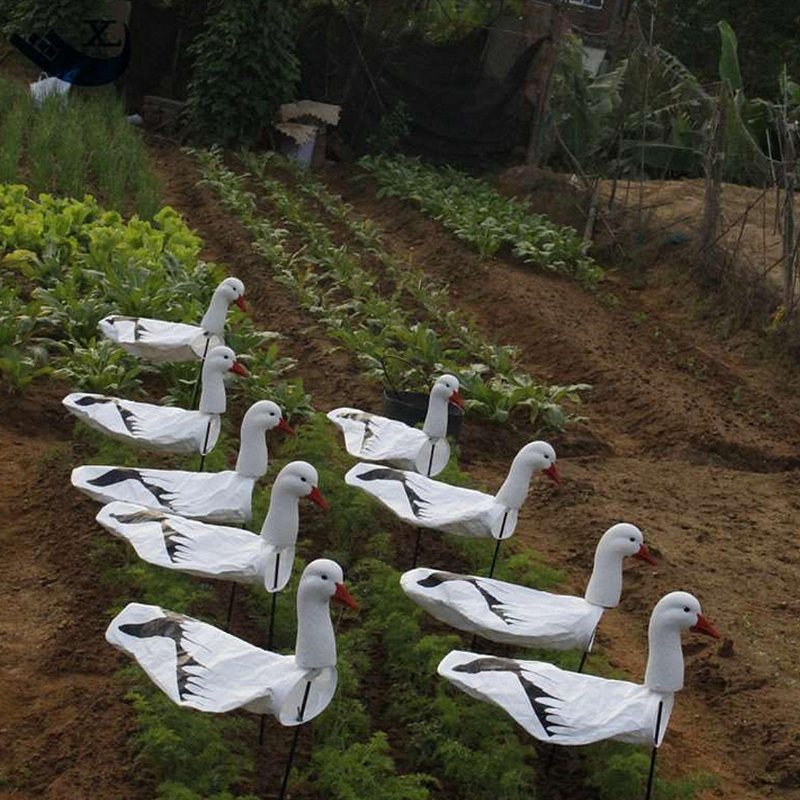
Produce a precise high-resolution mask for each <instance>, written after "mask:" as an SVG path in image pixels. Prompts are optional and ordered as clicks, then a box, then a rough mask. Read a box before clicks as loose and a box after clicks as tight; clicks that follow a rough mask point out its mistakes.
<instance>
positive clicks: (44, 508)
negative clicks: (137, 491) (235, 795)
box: [0, 385, 145, 800]
mask: <svg viewBox="0 0 800 800" xmlns="http://www.w3.org/2000/svg"><path fill="white" fill-rule="evenodd" d="M63 394H65V389H64V387H59V386H58V385H55V386H54V385H48V386H47V387H46V388H45V387H44V386H42V387H40V388H38V389H34V390H32V391H31V392H30V393H29V394H27V395H26V396H25V398H24V399H23V400H22V401H20V400H19V398H7V397H6V396H5V395H3V396H2V399H1V400H0V452H2V454H3V456H2V459H0V518H1V519H2V520H3V524H2V527H0V543H1V546H2V554H3V555H2V558H1V559H0V769H2V772H0V776H2V780H0V800H76V798H89V797H92V798H95V797H96V798H103V799H104V800H136V798H138V797H144V796H145V795H144V794H142V793H140V786H139V782H138V780H137V778H136V776H135V774H134V766H133V758H132V753H131V744H130V735H131V733H132V732H133V730H134V722H133V716H132V713H131V712H130V709H129V708H128V706H127V705H126V704H125V702H124V701H123V699H122V695H121V691H120V685H119V683H118V682H117V681H116V679H115V678H114V672H115V671H116V669H117V666H118V662H117V659H116V658H115V656H114V653H113V651H111V649H110V648H109V647H107V646H106V645H105V641H104V639H103V632H104V629H105V626H106V624H107V616H108V615H107V610H108V607H109V605H110V603H111V599H110V595H109V593H108V591H106V590H105V589H104V588H103V587H102V586H100V585H99V584H98V579H97V572H96V566H95V565H93V564H92V563H91V541H92V539H93V537H94V536H95V535H96V534H95V528H96V524H95V522H94V511H93V509H92V506H91V505H90V504H89V503H87V502H85V501H84V500H82V499H81V498H80V497H79V496H78V495H77V494H76V493H73V492H72V491H70V487H69V471H70V468H71V463H70V454H71V447H70V445H69V444H68V442H69V439H70V437H71V432H72V423H70V422H69V421H68V420H66V419H65V415H64V414H63V413H62V410H61V404H60V402H59V401H60V399H61V397H62V396H63Z"/></svg>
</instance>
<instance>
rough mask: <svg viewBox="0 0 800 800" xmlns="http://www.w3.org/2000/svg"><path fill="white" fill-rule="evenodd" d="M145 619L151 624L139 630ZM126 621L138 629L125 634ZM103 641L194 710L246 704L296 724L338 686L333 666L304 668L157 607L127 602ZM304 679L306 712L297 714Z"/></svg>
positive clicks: (228, 708)
mask: <svg viewBox="0 0 800 800" xmlns="http://www.w3.org/2000/svg"><path fill="white" fill-rule="evenodd" d="M160 621H163V622H160ZM148 624H150V625H149V629H147V628H145V629H144V630H143V629H142V628H141V626H142V625H148ZM159 625H160V626H161V627H160V628H159V627H158V626H159ZM125 626H139V627H138V629H137V628H136V627H133V628H128V629H127V631H126V630H125V629H124V628H125ZM167 626H169V627H167ZM134 630H135V631H137V633H136V634H134V633H133V632H132V631H134ZM176 639H177V641H176ZM106 640H107V641H108V642H109V643H110V644H112V645H114V646H115V647H117V648H119V649H120V650H122V651H124V652H126V653H128V654H129V655H131V656H133V657H134V658H135V659H136V661H137V662H138V663H139V665H140V666H141V667H142V669H144V671H145V672H146V673H147V674H148V676H149V677H150V678H151V679H152V681H153V682H154V683H155V684H156V685H157V686H158V687H159V688H160V689H162V690H163V691H164V692H165V693H166V694H167V696H168V697H169V698H170V699H171V700H172V701H173V702H174V703H176V704H177V705H179V706H184V707H188V708H195V709H197V710H199V711H210V712H215V713H223V712H226V711H232V710H233V709H236V708H246V709H248V710H249V711H253V712H255V713H258V714H271V715H273V716H275V717H276V718H277V719H278V721H279V722H280V723H281V724H282V725H286V726H294V725H299V724H301V723H302V722H308V721H309V720H311V719H313V718H314V717H316V716H317V715H318V714H320V713H322V712H323V711H324V710H325V709H326V708H327V707H328V704H329V703H330V701H331V699H332V698H333V695H334V693H335V691H336V682H337V673H336V668H335V667H326V668H323V669H304V668H302V667H299V666H298V665H297V664H296V663H295V658H294V656H290V655H279V654H278V653H271V652H269V651H267V650H261V649H259V648H258V647H254V646H253V645H250V644H248V643H247V642H244V641H242V640H241V639H237V638H236V637H235V636H231V635H230V634H229V633H225V632H224V631H221V630H219V629H218V628H215V627H213V626H212V625H208V624H206V623H204V622H199V621H198V620H195V619H192V618H191V617H185V616H183V615H179V614H173V613H172V612H169V611H165V610H164V609H161V608H159V607H158V606H148V605H143V604H141V603H131V604H129V605H128V606H126V607H125V608H124V609H123V610H122V611H121V612H120V613H119V614H118V615H117V616H116V617H115V618H114V619H113V620H112V622H111V624H110V625H109V626H108V629H107V630H106ZM308 681H311V688H310V689H309V693H308V698H307V701H306V706H305V711H304V714H303V718H302V719H298V711H299V709H300V706H301V705H302V700H303V695H304V694H305V688H306V684H307V682H308Z"/></svg>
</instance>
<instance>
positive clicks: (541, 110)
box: [525, 0, 569, 167]
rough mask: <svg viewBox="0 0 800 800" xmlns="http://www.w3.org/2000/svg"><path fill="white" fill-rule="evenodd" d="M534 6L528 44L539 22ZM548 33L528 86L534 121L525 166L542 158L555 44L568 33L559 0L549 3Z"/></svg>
mask: <svg viewBox="0 0 800 800" xmlns="http://www.w3.org/2000/svg"><path fill="white" fill-rule="evenodd" d="M541 19H542V17H541V15H539V14H537V13H536V12H535V10H534V8H533V4H531V3H529V4H528V13H527V25H526V27H527V28H528V38H529V40H530V41H531V42H535V41H537V39H540V38H541V35H540V34H539V35H537V31H536V30H535V28H536V27H537V21H538V20H541ZM548 27H549V31H548V33H547V35H546V38H545V40H544V41H543V42H542V46H541V48H540V50H539V53H538V55H537V57H536V58H535V59H534V62H533V66H532V80H531V82H530V84H529V86H528V91H527V92H526V94H527V95H528V99H529V100H530V101H531V102H532V103H533V118H532V120H531V131H530V138H529V139H528V151H527V155H526V158H525V163H526V164H531V165H533V166H535V167H537V166H539V163H540V162H541V160H542V158H543V155H544V153H543V150H544V132H545V128H546V126H547V117H548V114H549V110H550V87H551V84H552V80H553V72H554V70H555V65H556V61H557V60H558V45H559V42H560V41H561V39H562V38H563V37H564V35H565V34H566V32H567V31H568V30H569V20H568V19H567V15H566V13H565V11H564V4H563V2H562V0H552V4H551V6H550V14H549V26H548Z"/></svg>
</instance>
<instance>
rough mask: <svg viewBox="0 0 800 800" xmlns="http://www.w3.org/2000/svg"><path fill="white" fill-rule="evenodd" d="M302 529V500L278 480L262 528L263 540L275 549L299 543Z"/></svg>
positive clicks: (270, 497) (273, 486)
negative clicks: (299, 531) (298, 536)
mask: <svg viewBox="0 0 800 800" xmlns="http://www.w3.org/2000/svg"><path fill="white" fill-rule="evenodd" d="M299 528H300V498H299V497H298V496H297V495H296V494H294V493H293V492H291V491H289V490H288V488H287V487H286V486H285V485H284V486H281V482H280V480H278V479H276V480H275V483H274V484H273V485H272V490H271V492H270V495H269V509H268V510H267V516H266V517H265V518H264V524H263V525H262V526H261V540H262V542H263V543H264V544H270V545H274V546H275V547H288V546H289V545H293V544H295V543H296V542H297V531H298V530H299Z"/></svg>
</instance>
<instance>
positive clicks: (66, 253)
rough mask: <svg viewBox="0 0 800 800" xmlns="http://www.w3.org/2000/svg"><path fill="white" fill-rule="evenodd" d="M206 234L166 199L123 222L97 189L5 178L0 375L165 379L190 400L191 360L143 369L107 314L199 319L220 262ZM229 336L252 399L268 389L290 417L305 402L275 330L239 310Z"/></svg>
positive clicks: (92, 383)
mask: <svg viewBox="0 0 800 800" xmlns="http://www.w3.org/2000/svg"><path fill="white" fill-rule="evenodd" d="M200 247H201V242H200V240H199V238H198V237H197V236H196V235H195V234H193V233H192V232H191V231H190V230H189V229H188V228H187V226H186V224H185V223H184V222H183V220H182V219H181V217H180V216H179V215H178V214H177V213H176V212H175V211H174V210H172V209H171V208H168V207H167V208H163V209H162V210H161V211H159V212H158V213H157V214H156V215H155V216H154V217H153V219H152V220H150V221H145V220H141V219H139V218H137V217H133V218H132V219H130V220H128V221H125V220H123V219H122V217H121V216H120V214H119V213H117V212H116V211H105V210H104V209H103V208H102V207H101V206H100V205H99V204H98V203H97V201H95V200H94V199H93V198H91V197H89V196H87V197H85V198H84V200H69V199H57V198H55V197H53V196H51V195H47V194H42V195H40V196H39V198H38V200H33V199H32V198H30V197H29V196H28V192H27V189H26V187H25V186H22V185H0V274H2V277H3V280H2V286H0V375H2V377H3V384H4V386H5V387H6V389H7V390H10V391H14V390H17V391H18V390H22V389H24V388H26V387H27V386H28V385H29V384H30V383H31V382H32V381H33V380H35V379H36V378H38V377H41V376H44V375H47V374H51V373H55V375H56V376H57V377H60V378H63V379H65V380H67V381H68V382H69V383H70V384H71V385H72V386H73V387H74V388H76V389H81V390H83V391H90V392H111V393H115V394H120V395H123V396H131V395H135V394H136V393H137V392H138V391H140V390H141V387H142V383H143V380H146V379H147V378H148V377H150V378H151V379H155V380H156V381H158V382H159V383H161V384H166V385H167V386H169V387H170V394H169V397H168V400H169V401H171V402H177V403H179V404H181V403H183V404H188V403H189V402H190V398H191V392H192V387H193V382H194V378H195V373H196V368H195V367H193V366H192V365H186V364H179V365H173V364H165V365H158V366H147V365H143V364H141V363H140V362H138V361H136V360H134V359H132V358H131V357H130V356H128V355H127V354H126V353H125V352H124V351H123V350H121V349H120V348H118V347H116V346H114V345H113V344H112V343H111V342H109V341H107V340H105V339H102V338H101V339H98V338H97V323H98V321H99V320H100V319H102V318H103V317H104V316H106V315H107V314H111V313H118V314H123V315H129V316H145V317H155V318H160V319H185V320H190V321H197V320H199V319H200V318H201V317H202V315H203V312H204V311H205V306H206V303H207V302H208V298H209V297H210V295H211V293H212V291H213V289H214V287H215V286H216V284H217V283H218V281H219V280H221V277H222V272H221V270H220V269H219V268H218V267H217V266H215V265H213V264H208V263H205V262H203V261H201V260H200V258H199V254H200ZM228 338H229V343H230V344H231V346H232V347H233V348H234V349H235V350H236V349H237V348H238V350H240V351H241V352H242V353H243V354H247V355H246V356H245V358H246V359H248V360H249V365H250V367H251V368H252V371H253V373H254V376H253V379H252V380H250V381H248V382H241V384H240V385H239V386H238V387H237V388H238V390H239V391H240V392H241V393H242V394H243V397H244V399H245V400H251V399H257V398H258V397H260V396H262V395H263V392H264V389H265V387H270V392H272V393H273V394H275V395H276V396H277V398H278V400H277V402H280V403H282V404H283V405H284V406H285V407H286V409H287V411H288V413H289V414H299V415H302V414H304V413H307V412H308V411H309V410H310V404H309V401H308V397H307V395H306V394H305V392H304V391H303V388H302V384H301V383H300V382H298V381H293V382H288V381H286V380H285V379H284V376H285V375H286V374H287V373H288V372H289V371H291V369H292V368H293V367H294V362H293V361H292V360H291V359H288V358H286V357H282V356H281V355H280V353H279V351H278V346H277V344H276V343H275V341H274V339H275V338H276V334H270V333H264V332H259V331H256V330H255V328H254V327H253V325H252V322H251V321H250V320H249V319H247V318H242V319H239V320H238V321H237V323H236V324H235V325H234V326H233V331H232V332H231V335H230V336H229V337H228Z"/></svg>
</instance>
